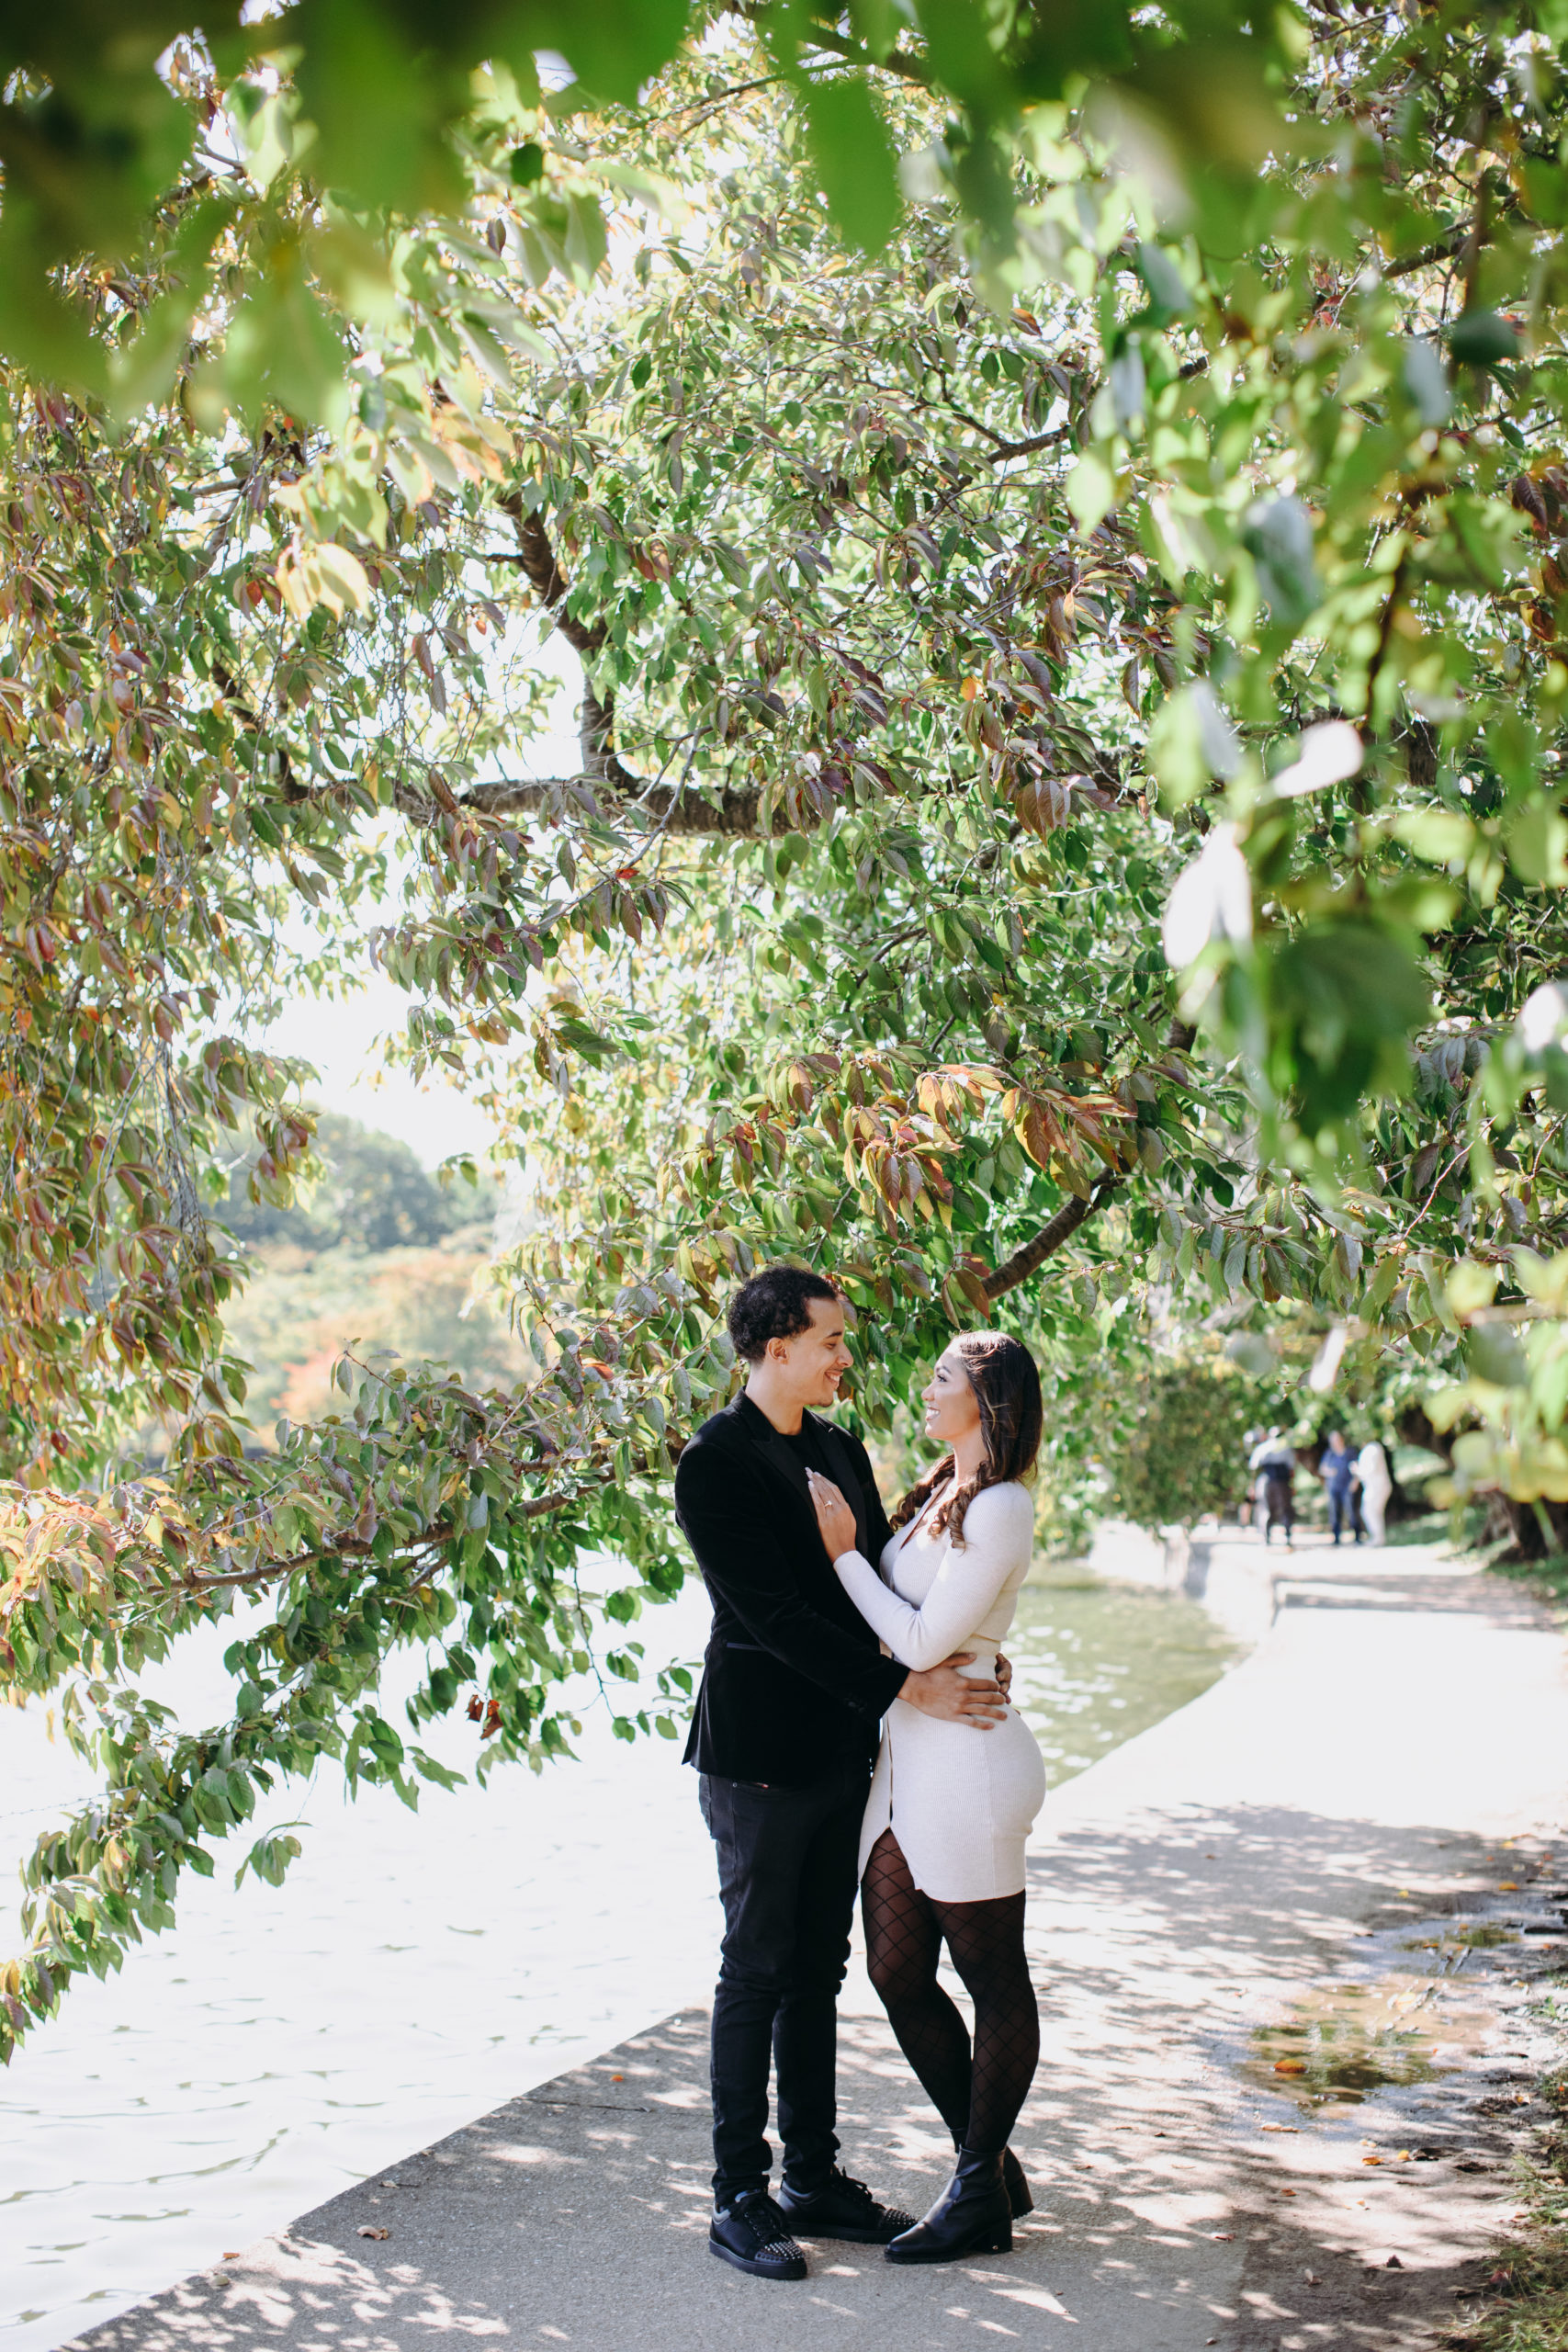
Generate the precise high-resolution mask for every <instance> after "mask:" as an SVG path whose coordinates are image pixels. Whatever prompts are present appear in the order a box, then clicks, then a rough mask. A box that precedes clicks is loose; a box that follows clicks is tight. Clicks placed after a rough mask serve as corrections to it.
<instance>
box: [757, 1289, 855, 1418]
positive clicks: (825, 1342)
mask: <svg viewBox="0 0 1568 2352" xmlns="http://www.w3.org/2000/svg"><path fill="white" fill-rule="evenodd" d="M806 1305H807V1313H808V1314H809V1316H810V1317H811V1328H810V1329H809V1330H807V1331H797V1332H796V1333H795V1338H794V1339H793V1340H769V1342H768V1353H769V1355H770V1356H772V1357H773V1362H774V1363H775V1364H777V1365H778V1367H779V1369H780V1370H781V1371H782V1372H784V1373H785V1374H786V1375H787V1378H788V1381H789V1385H790V1388H791V1391H792V1392H793V1394H794V1397H795V1402H796V1403H797V1404H800V1405H832V1404H836V1403H837V1401H838V1396H839V1383H840V1381H841V1380H842V1378H843V1376H844V1374H845V1373H846V1372H848V1370H849V1368H850V1366H851V1364H852V1363H853V1361H854V1359H853V1357H852V1355H851V1354H850V1351H849V1349H848V1348H847V1346H846V1345H845V1343H844V1306H843V1301H842V1300H841V1299H837V1298H835V1299H826V1298H810V1299H807V1302H806Z"/></svg>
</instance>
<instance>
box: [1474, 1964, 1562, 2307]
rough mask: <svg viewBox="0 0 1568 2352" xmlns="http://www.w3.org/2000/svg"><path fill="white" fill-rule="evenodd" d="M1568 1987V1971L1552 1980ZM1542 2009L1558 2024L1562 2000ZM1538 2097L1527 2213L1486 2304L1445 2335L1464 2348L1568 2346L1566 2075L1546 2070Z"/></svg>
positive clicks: (1526, 2173)
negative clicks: (1546, 2121) (1541, 2129)
mask: <svg viewBox="0 0 1568 2352" xmlns="http://www.w3.org/2000/svg"><path fill="white" fill-rule="evenodd" d="M1556 1982H1557V1984H1558V1985H1559V1986H1568V1977H1559V1978H1557V1980H1556ZM1543 2013H1544V2014H1545V2015H1546V2016H1547V2017H1549V2018H1552V2019H1553V2020H1554V2021H1555V2022H1557V2023H1558V2024H1562V2022H1563V2009H1562V2003H1561V2001H1560V2000H1558V1999H1556V1998H1549V1999H1548V2001H1547V2002H1546V2003H1545V2004H1544V2005H1543ZM1539 2095H1540V2098H1543V2099H1544V2100H1545V2101H1546V2103H1547V2105H1548V2106H1549V2107H1550V2108H1551V2110H1552V2121H1551V2125H1550V2126H1549V2127H1548V2130H1547V2131H1546V2133H1545V2135H1544V2138H1543V2139H1542V2142H1541V2144H1540V2147H1539V2148H1538V2149H1537V2150H1536V2152H1535V2154H1534V2156H1533V2157H1530V2158H1528V2159H1526V2160H1525V2161H1523V2162H1522V2163H1521V2165H1520V2167H1519V2188H1520V2197H1521V2201H1522V2203H1523V2204H1524V2206H1525V2208H1526V2211H1527V2213H1528V2215H1529V2219H1528V2221H1527V2222H1525V2223H1524V2224H1523V2225H1522V2232H1521V2237H1520V2239H1519V2240H1518V2241H1516V2242H1515V2243H1513V2244H1510V2245H1506V2246H1504V2247H1501V2248H1499V2250H1498V2253H1497V2256H1496V2259H1495V2265H1494V2267H1493V2268H1492V2270H1491V2273H1490V2276H1489V2277H1488V2278H1487V2279H1486V2280H1485V2282H1484V2284H1483V2287H1482V2288H1481V2289H1480V2290H1479V2291H1480V2292H1481V2293H1482V2294H1483V2295H1484V2296H1485V2297H1486V2298H1487V2299H1488V2304H1489V2308H1487V2309H1486V2310H1484V2311H1483V2312H1482V2313H1481V2315H1480V2316H1479V2318H1477V2319H1476V2320H1475V2321H1474V2322H1472V2324H1470V2325H1469V2326H1467V2327H1463V2328H1461V2329H1460V2330H1458V2331H1457V2332H1456V2333H1455V2334H1454V2335H1451V2336H1450V2339H1449V2340H1450V2343H1451V2344H1453V2345H1454V2346H1462V2347H1463V2352H1568V2228H1565V2227H1564V2224H1565V2223H1568V2073H1561V2074H1555V2075H1547V2076H1546V2077H1545V2079H1544V2080H1543V2081H1542V2082H1541V2083H1540V2086H1539Z"/></svg>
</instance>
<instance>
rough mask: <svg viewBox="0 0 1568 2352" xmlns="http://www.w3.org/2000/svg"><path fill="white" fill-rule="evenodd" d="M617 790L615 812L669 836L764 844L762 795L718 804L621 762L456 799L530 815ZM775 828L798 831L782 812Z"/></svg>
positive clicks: (484, 788) (501, 784)
mask: <svg viewBox="0 0 1568 2352" xmlns="http://www.w3.org/2000/svg"><path fill="white" fill-rule="evenodd" d="M606 784H610V785H613V786H615V813H616V815H617V816H618V817H622V818H625V817H626V816H628V815H633V814H635V815H637V816H638V817H645V818H646V819H647V820H648V822H649V827H650V829H651V828H653V827H655V826H657V828H658V829H659V831H660V832H662V833H664V834H666V835H667V836H669V837H671V838H673V839H676V840H681V839H694V838H696V837H698V836H700V835H708V836H717V837H718V838H720V839H726V840H732V841H750V840H760V839H761V835H762V831H763V827H762V823H761V793H757V792H726V793H725V795H724V797H723V798H722V799H721V800H719V801H718V802H716V803H715V802H714V801H712V800H707V799H705V798H704V797H703V795H702V794H701V793H700V792H691V791H683V790H682V788H681V787H680V786H678V785H668V784H647V783H645V782H644V781H643V779H642V778H641V777H640V776H635V775H632V774H631V772H630V770H629V769H627V768H624V767H623V766H622V765H621V763H620V762H619V760H617V759H611V760H609V761H607V762H606V763H605V764H604V767H603V768H602V769H600V770H599V771H598V772H597V773H594V772H591V771H590V770H588V769H586V768H585V769H583V770H582V771H581V773H580V774H578V775H567V776H552V777H548V778H547V779H545V780H543V781H541V782H539V783H533V782H531V781H529V780H528V779H526V778H522V777H519V778H498V779H497V780H496V781H494V782H493V783H489V784H475V785H470V786H469V787H468V791H467V792H463V793H459V794H458V795H457V806H458V808H459V809H473V810H475V811H476V813H477V814H479V816H483V817H525V816H529V815H532V814H533V813H534V812H535V811H536V810H538V809H547V808H548V807H550V806H551V804H552V802H553V801H554V798H555V796H556V795H557V794H558V793H562V792H570V793H573V794H575V795H578V796H581V794H583V793H585V792H586V793H590V794H592V796H593V797H594V801H595V805H597V802H598V799H599V796H600V794H601V792H602V790H603V787H604V786H605V785H606ZM771 830H772V831H773V832H775V833H787V832H793V831H795V827H794V824H793V822H792V820H790V818H789V817H788V815H787V814H786V813H785V812H784V810H783V809H780V810H779V812H778V814H777V815H776V816H775V818H774V820H773V826H772V828H771Z"/></svg>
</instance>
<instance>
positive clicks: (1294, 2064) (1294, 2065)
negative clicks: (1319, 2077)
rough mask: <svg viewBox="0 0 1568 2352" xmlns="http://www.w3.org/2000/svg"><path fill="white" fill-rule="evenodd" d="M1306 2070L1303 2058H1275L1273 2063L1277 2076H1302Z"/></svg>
mask: <svg viewBox="0 0 1568 2352" xmlns="http://www.w3.org/2000/svg"><path fill="white" fill-rule="evenodd" d="M1306 2070H1307V2062H1306V2060H1305V2059H1304V2058H1276V2059H1275V2061H1274V2072H1275V2073H1276V2074H1277V2075H1304V2074H1305V2073H1306Z"/></svg>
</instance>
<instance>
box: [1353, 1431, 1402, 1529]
mask: <svg viewBox="0 0 1568 2352" xmlns="http://www.w3.org/2000/svg"><path fill="white" fill-rule="evenodd" d="M1356 1476H1357V1477H1358V1478H1359V1481H1360V1485H1361V1521H1362V1524H1363V1525H1364V1527H1365V1528H1366V1531H1367V1541H1368V1543H1369V1544H1381V1543H1382V1541H1383V1533H1384V1530H1383V1515H1384V1513H1385V1512H1386V1510H1388V1498H1389V1497H1390V1495H1392V1494H1393V1479H1392V1478H1391V1477H1390V1476H1389V1469H1388V1456H1387V1454H1386V1453H1384V1452H1383V1450H1382V1446H1381V1445H1380V1444H1379V1443H1378V1442H1377V1440H1376V1438H1375V1437H1374V1438H1372V1439H1371V1440H1370V1441H1369V1442H1368V1443H1367V1444H1365V1445H1364V1446H1363V1447H1362V1448H1361V1451H1360V1452H1359V1453H1358V1454H1357V1456H1356Z"/></svg>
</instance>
